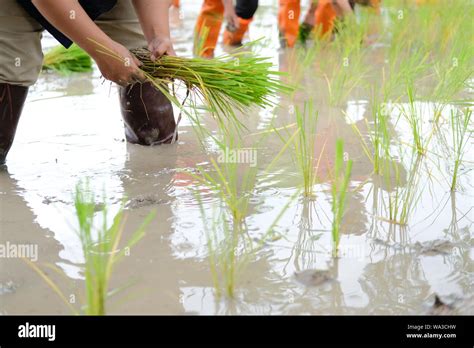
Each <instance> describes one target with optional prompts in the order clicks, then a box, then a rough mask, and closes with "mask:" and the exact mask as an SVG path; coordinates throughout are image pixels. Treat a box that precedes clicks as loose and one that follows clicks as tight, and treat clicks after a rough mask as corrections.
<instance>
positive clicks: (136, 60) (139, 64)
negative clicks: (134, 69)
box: [133, 56, 143, 66]
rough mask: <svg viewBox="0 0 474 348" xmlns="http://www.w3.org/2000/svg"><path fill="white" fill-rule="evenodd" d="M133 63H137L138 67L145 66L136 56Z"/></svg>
mask: <svg viewBox="0 0 474 348" xmlns="http://www.w3.org/2000/svg"><path fill="white" fill-rule="evenodd" d="M133 61H134V62H135V64H136V65H137V66H142V65H143V63H142V62H141V61H140V60H139V59H138V58H137V57H135V56H133Z"/></svg>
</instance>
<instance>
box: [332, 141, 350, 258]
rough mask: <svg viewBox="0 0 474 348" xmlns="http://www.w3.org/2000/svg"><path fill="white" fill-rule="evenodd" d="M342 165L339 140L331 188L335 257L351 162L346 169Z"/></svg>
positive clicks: (341, 146) (341, 144)
mask: <svg viewBox="0 0 474 348" xmlns="http://www.w3.org/2000/svg"><path fill="white" fill-rule="evenodd" d="M343 165H344V142H343V141H342V140H341V139H338V140H337V141H336V157H335V162H334V169H333V175H334V177H333V180H332V185H331V186H332V187H331V195H332V213H333V220H332V241H333V246H334V247H333V255H334V257H337V254H338V248H339V241H340V238H341V236H340V232H341V225H342V218H343V217H344V212H345V205H346V195H347V190H348V188H349V182H350V178H351V172H352V160H351V159H349V160H348V161H347V164H346V167H345V168H343Z"/></svg>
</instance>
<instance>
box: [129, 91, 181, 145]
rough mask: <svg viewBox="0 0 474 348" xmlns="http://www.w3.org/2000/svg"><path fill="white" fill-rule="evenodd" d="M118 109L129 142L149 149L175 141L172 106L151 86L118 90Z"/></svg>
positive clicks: (174, 122)
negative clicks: (119, 108) (119, 109)
mask: <svg viewBox="0 0 474 348" xmlns="http://www.w3.org/2000/svg"><path fill="white" fill-rule="evenodd" d="M120 106H121V109H122V117H123V121H124V124H125V137H126V138H127V141H128V142H129V143H132V144H140V145H147V146H152V145H160V144H171V143H172V142H173V140H174V141H176V140H177V130H176V121H175V119H174V113H173V106H172V105H171V102H170V101H169V100H168V99H167V98H166V97H165V95H164V94H163V93H161V92H160V91H158V90H157V89H156V88H155V87H154V86H153V85H152V84H151V83H149V82H146V83H136V84H134V85H130V86H128V87H120ZM175 132H176V135H175ZM173 138H174V139H173Z"/></svg>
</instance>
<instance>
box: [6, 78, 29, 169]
mask: <svg viewBox="0 0 474 348" xmlns="http://www.w3.org/2000/svg"><path fill="white" fill-rule="evenodd" d="M27 95H28V87H24V86H16V85H10V84H7V83H0V165H1V164H4V163H5V160H6V158H7V154H8V151H10V148H11V147H12V144H13V139H14V138H15V133H16V128H17V126H18V122H19V121H20V116H21V111H22V110H23V105H24V103H25V100H26V96H27Z"/></svg>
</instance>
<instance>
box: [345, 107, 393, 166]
mask: <svg viewBox="0 0 474 348" xmlns="http://www.w3.org/2000/svg"><path fill="white" fill-rule="evenodd" d="M373 105H374V106H373V108H372V115H373V121H372V123H369V122H368V121H367V119H364V121H365V125H366V128H367V136H368V139H369V142H367V141H366V140H365V136H364V135H363V134H362V132H361V131H360V129H359V128H358V127H357V125H356V124H355V123H353V124H352V125H351V126H352V129H353V130H354V132H355V133H356V134H357V136H358V138H359V140H360V143H361V146H362V150H363V151H364V153H365V155H366V156H367V158H368V159H369V160H370V162H371V163H372V166H373V170H374V174H376V175H383V172H384V171H383V169H384V165H383V162H384V161H385V160H386V159H387V158H388V157H390V154H389V153H390V145H391V142H392V136H391V133H390V129H389V119H390V111H391V106H390V105H391V104H390V103H382V104H379V103H377V102H376V101H374V102H373Z"/></svg>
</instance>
